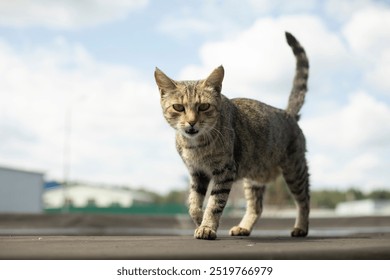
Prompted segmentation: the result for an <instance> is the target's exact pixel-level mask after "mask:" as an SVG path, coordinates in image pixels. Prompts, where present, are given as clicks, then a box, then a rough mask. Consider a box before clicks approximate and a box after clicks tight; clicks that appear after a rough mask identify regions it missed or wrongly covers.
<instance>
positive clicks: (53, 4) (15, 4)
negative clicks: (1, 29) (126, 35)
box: [0, 0, 148, 29]
mask: <svg viewBox="0 0 390 280" xmlns="http://www.w3.org/2000/svg"><path fill="white" fill-rule="evenodd" d="M147 2H148V0H132V1H126V0H79V1H67V0H59V1H58V0H57V1H47V0H34V1H29V0H13V1H0V25H3V26H12V27H32V26H39V27H47V28H55V29H73V28H79V27H87V26H93V25H97V24H100V23H105V22H109V21H112V20H116V19H121V18H124V17H125V16H126V15H127V14H128V13H129V12H130V11H132V10H134V9H139V8H142V7H145V6H146V4H147Z"/></svg>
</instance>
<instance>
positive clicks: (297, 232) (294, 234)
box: [291, 228, 308, 237]
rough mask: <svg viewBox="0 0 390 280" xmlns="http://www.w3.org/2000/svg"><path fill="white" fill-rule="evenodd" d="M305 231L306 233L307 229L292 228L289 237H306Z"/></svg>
mask: <svg viewBox="0 0 390 280" xmlns="http://www.w3.org/2000/svg"><path fill="white" fill-rule="evenodd" d="M307 233H308V231H307V230H303V229H300V228H294V229H293V230H292V231H291V237H306V236H307Z"/></svg>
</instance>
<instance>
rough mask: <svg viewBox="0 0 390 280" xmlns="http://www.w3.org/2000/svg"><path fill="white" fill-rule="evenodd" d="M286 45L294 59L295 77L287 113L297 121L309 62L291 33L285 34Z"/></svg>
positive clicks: (303, 98)
mask: <svg viewBox="0 0 390 280" xmlns="http://www.w3.org/2000/svg"><path fill="white" fill-rule="evenodd" d="M286 39H287V43H288V44H289V45H290V47H291V49H292V51H293V52H294V55H295V58H296V61H297V62H296V68H295V77H294V82H293V88H292V90H291V94H290V98H289V100H288V106H287V109H286V111H287V113H288V114H289V115H291V116H293V117H295V118H296V119H297V120H299V110H301V108H302V105H303V103H304V102H305V94H306V92H307V80H308V77H309V60H308V59H307V56H306V53H305V50H304V49H303V47H302V46H301V44H300V43H299V42H298V41H297V39H295V37H294V36H293V35H291V33H288V32H286Z"/></svg>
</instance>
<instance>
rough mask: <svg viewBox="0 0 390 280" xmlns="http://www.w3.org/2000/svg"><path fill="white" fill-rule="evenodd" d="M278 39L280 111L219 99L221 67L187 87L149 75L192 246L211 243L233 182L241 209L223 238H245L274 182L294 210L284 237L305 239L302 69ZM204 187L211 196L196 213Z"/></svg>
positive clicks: (298, 52) (300, 59) (299, 53)
mask: <svg viewBox="0 0 390 280" xmlns="http://www.w3.org/2000/svg"><path fill="white" fill-rule="evenodd" d="M285 35H286V39H287V43H288V44H289V46H290V47H291V49H292V51H293V53H294V55H295V57H296V73H295V77H294V80H293V87H292V91H291V94H290V97H289V101H288V106H287V109H286V110H281V109H277V108H274V107H271V106H269V105H267V104H264V103H262V102H260V101H256V100H252V99H247V98H235V99H228V98H227V97H226V96H224V95H223V94H222V93H221V91H222V81H223V78H224V68H223V67H222V66H219V67H218V68H216V69H215V70H214V71H213V72H212V73H211V74H210V75H209V76H208V77H207V78H206V79H204V80H195V81H175V80H173V79H171V78H169V77H168V76H167V75H165V74H164V73H163V72H162V71H161V70H160V69H158V68H156V70H155V73H154V76H155V80H156V83H157V86H158V88H159V92H160V101H161V107H162V110H163V115H164V117H165V119H166V121H167V122H168V124H169V125H170V126H171V127H173V128H174V129H175V130H176V148H177V151H178V153H179V154H180V156H181V158H182V160H183V161H184V163H185V165H186V167H187V168H188V171H189V174H190V193H189V198H188V204H189V214H190V216H191V218H192V219H193V221H194V223H195V225H196V227H197V228H196V230H195V233H194V237H195V238H197V239H209V240H213V239H216V238H217V229H218V226H219V220H220V217H221V214H222V212H223V210H224V207H225V205H226V202H227V200H228V196H229V193H230V190H231V187H232V184H233V182H235V181H238V180H241V179H243V187H244V193H245V198H246V200H247V208H246V212H245V214H244V217H243V218H242V220H241V222H240V223H239V224H238V225H237V226H234V227H233V228H232V229H231V230H230V232H229V234H230V235H232V236H249V235H250V233H251V231H252V229H253V226H254V224H255V223H256V221H257V220H258V218H259V217H260V215H261V213H262V200H263V194H264V191H265V186H266V184H267V183H269V182H272V181H273V180H275V179H276V178H277V177H278V176H280V175H283V177H284V179H285V181H286V183H287V185H288V188H289V190H290V192H291V194H292V196H293V198H294V200H295V203H296V206H297V212H298V213H297V217H296V220H295V225H294V228H293V230H292V231H291V236H292V237H305V236H307V234H308V230H309V211H310V205H309V204H310V194H309V173H308V165H307V161H306V158H305V153H306V144H305V137H304V135H303V132H302V131H301V129H300V128H299V126H298V123H297V122H298V120H299V114H298V113H299V111H300V109H301V107H302V105H303V103H304V98H305V94H306V92H307V80H308V72H309V71H308V70H309V62H308V58H307V56H306V53H305V50H304V49H303V47H302V46H301V45H300V43H299V42H298V41H297V40H296V39H295V37H294V36H293V35H292V34H290V33H288V32H286V33H285ZM209 185H210V186H211V187H212V189H211V192H210V196H209V199H208V202H207V206H206V208H205V210H204V211H203V202H204V199H205V195H206V192H207V189H208V186H209Z"/></svg>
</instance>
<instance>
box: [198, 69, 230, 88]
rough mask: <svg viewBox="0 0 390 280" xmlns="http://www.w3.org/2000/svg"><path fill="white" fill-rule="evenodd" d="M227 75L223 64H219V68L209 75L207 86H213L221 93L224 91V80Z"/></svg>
mask: <svg viewBox="0 0 390 280" xmlns="http://www.w3.org/2000/svg"><path fill="white" fill-rule="evenodd" d="M224 75H225V70H224V69H223V66H222V65H221V66H219V67H218V68H215V69H214V71H213V72H211V74H210V75H209V76H208V77H207V79H206V80H205V81H204V83H203V84H204V85H205V86H211V87H213V88H214V89H215V90H216V91H217V92H218V93H221V91H222V81H223V77H224Z"/></svg>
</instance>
